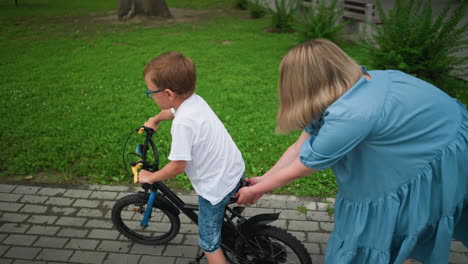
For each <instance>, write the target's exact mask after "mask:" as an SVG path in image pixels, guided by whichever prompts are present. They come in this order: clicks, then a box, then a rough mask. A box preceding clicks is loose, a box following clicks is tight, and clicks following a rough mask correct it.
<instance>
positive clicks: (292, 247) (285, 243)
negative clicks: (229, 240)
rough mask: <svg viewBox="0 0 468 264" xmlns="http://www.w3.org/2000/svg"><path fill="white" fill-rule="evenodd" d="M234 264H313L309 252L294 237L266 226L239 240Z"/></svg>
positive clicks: (232, 259) (281, 230)
mask: <svg viewBox="0 0 468 264" xmlns="http://www.w3.org/2000/svg"><path fill="white" fill-rule="evenodd" d="M235 251H236V254H237V257H236V258H232V257H231V258H230V260H231V262H232V263H234V264H260V263H261V264H280V263H281V264H282V263H285V264H289V263H290V264H311V263H312V260H311V259H310V255H309V252H307V249H306V248H305V247H304V245H303V244H302V243H301V242H300V241H299V240H297V239H296V238H295V237H294V236H293V235H291V234H290V233H288V232H286V231H285V230H283V229H280V228H277V227H274V226H264V227H262V228H260V229H258V230H256V231H255V232H253V234H251V235H249V236H248V237H247V238H246V239H243V238H238V239H237V241H236V245H235Z"/></svg>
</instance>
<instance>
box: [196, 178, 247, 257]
mask: <svg viewBox="0 0 468 264" xmlns="http://www.w3.org/2000/svg"><path fill="white" fill-rule="evenodd" d="M239 184H240V183H239ZM239 184H237V186H236V188H234V190H232V191H231V192H230V193H229V194H228V195H226V196H225V197H224V199H223V200H221V202H219V203H217V204H216V205H212V204H211V203H210V202H209V201H208V200H205V199H204V198H203V197H201V196H198V209H199V214H198V242H199V244H200V247H201V248H202V249H203V251H204V252H205V253H214V252H215V251H216V250H218V249H219V247H220V245H221V228H222V226H223V218H224V210H225V209H226V206H227V204H228V203H229V199H230V198H231V197H232V196H233V195H234V194H235V193H236V191H237V188H239Z"/></svg>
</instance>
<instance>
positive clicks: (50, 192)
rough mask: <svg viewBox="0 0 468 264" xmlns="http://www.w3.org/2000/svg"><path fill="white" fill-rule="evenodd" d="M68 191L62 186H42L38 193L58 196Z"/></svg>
mask: <svg viewBox="0 0 468 264" xmlns="http://www.w3.org/2000/svg"><path fill="white" fill-rule="evenodd" d="M65 192H66V189H62V188H42V189H40V190H39V192H37V194H38V195H47V196H58V195H62V194H64V193H65Z"/></svg>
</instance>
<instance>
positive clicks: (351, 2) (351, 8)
mask: <svg viewBox="0 0 468 264" xmlns="http://www.w3.org/2000/svg"><path fill="white" fill-rule="evenodd" d="M319 4H320V0H304V3H303V5H304V6H307V7H312V8H317V7H318V6H319ZM337 6H338V7H342V8H344V10H345V11H344V13H343V17H344V18H346V19H353V20H357V21H361V22H370V23H374V24H380V23H381V22H380V19H379V18H378V16H376V12H375V0H338V2H337Z"/></svg>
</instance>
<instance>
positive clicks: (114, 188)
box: [89, 185, 130, 192]
mask: <svg viewBox="0 0 468 264" xmlns="http://www.w3.org/2000/svg"><path fill="white" fill-rule="evenodd" d="M89 189H90V190H96V191H114V192H128V190H129V189H130V187H129V186H109V185H90V186H89Z"/></svg>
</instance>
